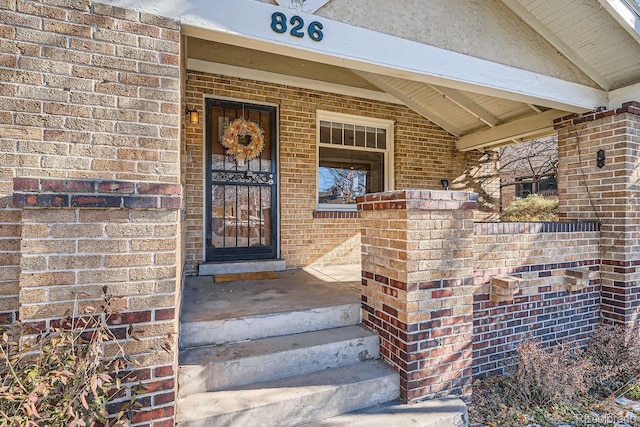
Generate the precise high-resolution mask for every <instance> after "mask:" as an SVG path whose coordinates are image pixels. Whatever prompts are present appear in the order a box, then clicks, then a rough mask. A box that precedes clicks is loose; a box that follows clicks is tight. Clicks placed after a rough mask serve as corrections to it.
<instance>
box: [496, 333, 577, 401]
mask: <svg viewBox="0 0 640 427" xmlns="http://www.w3.org/2000/svg"><path fill="white" fill-rule="evenodd" d="M516 352H517V357H516V363H515V365H514V367H513V368H512V369H511V372H510V374H509V376H508V378H507V381H508V385H509V388H508V393H509V396H510V397H511V399H512V401H513V402H514V403H516V404H518V405H519V406H521V407H536V406H538V407H548V406H549V405H551V404H556V405H558V404H567V405H569V404H572V403H575V402H576V400H578V399H579V398H580V397H581V396H583V395H585V394H586V393H587V392H588V390H589V383H588V378H589V375H588V373H589V369H590V363H589V362H588V361H587V360H585V359H584V358H582V357H580V352H579V350H574V351H572V350H570V349H569V348H568V347H567V346H565V345H559V346H556V347H553V348H550V349H545V348H543V346H542V344H541V343H540V342H539V341H537V340H534V339H529V340H526V341H524V342H522V343H521V344H520V345H518V347H517V349H516Z"/></svg>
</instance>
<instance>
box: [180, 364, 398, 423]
mask: <svg viewBox="0 0 640 427" xmlns="http://www.w3.org/2000/svg"><path fill="white" fill-rule="evenodd" d="M399 390H400V384H399V376H398V374H397V373H396V372H395V371H394V370H393V369H392V368H391V367H389V366H387V365H385V364H384V363H383V362H381V361H378V360H374V361H368V362H362V363H357V364H355V365H350V366H346V367H341V368H334V369H325V370H322V371H318V372H314V373H311V374H304V375H298V376H294V377H289V378H284V379H280V380H275V381H267V382H262V383H256V384H252V385H250V386H243V387H241V388H236V389H232V390H224V391H215V392H208V393H200V394H194V395H191V396H188V397H185V398H181V399H179V401H178V413H177V423H176V425H177V426H179V427H210V426H243V427H249V426H260V427H267V426H295V425H299V424H303V423H308V422H313V421H315V420H322V419H325V418H329V417H333V416H336V415H339V414H344V413H347V412H352V411H356V410H358V409H362V408H367V407H370V406H374V405H379V404H381V403H384V402H388V401H391V400H394V399H396V398H397V397H398V395H399Z"/></svg>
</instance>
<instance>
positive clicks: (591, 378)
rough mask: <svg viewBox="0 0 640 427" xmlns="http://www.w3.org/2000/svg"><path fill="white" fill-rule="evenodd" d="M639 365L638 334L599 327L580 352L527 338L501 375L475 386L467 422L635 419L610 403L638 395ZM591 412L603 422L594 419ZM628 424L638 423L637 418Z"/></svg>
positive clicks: (549, 423) (510, 423)
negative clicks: (621, 397)
mask: <svg viewBox="0 0 640 427" xmlns="http://www.w3.org/2000/svg"><path fill="white" fill-rule="evenodd" d="M639 361H640V339H639V337H638V334H637V331H633V332H629V331H625V330H624V329H622V328H621V327H614V326H602V327H600V328H599V329H598V330H597V331H596V332H595V333H594V334H593V335H592V339H591V343H590V345H589V346H588V347H587V348H586V349H585V350H584V351H583V350H581V349H573V348H570V347H567V346H563V345H559V346H556V347H554V348H544V347H543V346H542V344H540V343H539V342H538V341H536V340H533V339H531V340H527V341H525V342H523V343H521V344H520V345H519V346H518V348H517V355H516V356H515V360H514V362H515V363H514V365H513V366H512V367H511V368H509V369H508V370H507V372H508V373H507V374H506V375H502V376H495V377H490V378H486V379H483V380H477V381H475V382H474V384H473V402H472V404H471V405H470V407H469V415H470V419H471V424H472V425H473V424H484V425H488V426H494V427H495V426H513V427H520V426H522V427H524V426H529V425H531V424H539V425H541V426H543V427H546V426H549V427H551V426H554V427H555V426H557V425H558V424H562V423H566V424H570V425H572V426H576V427H579V426H587V425H588V426H591V427H596V426H610V425H613V423H612V422H610V421H611V420H623V421H626V420H627V419H631V418H633V417H634V416H633V414H630V413H628V409H624V408H621V407H620V406H619V405H616V403H615V399H616V398H617V397H620V396H623V395H626V396H627V397H629V398H631V399H637V398H639V397H640V381H639V380H638V378H640V362H639ZM594 413H598V414H599V415H600V416H601V417H602V419H604V420H605V421H602V422H600V421H594V418H593V417H594ZM625 417H630V418H625ZM633 425H640V418H638V421H636V424H633Z"/></svg>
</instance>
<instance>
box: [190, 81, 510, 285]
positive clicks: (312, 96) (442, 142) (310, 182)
mask: <svg viewBox="0 0 640 427" xmlns="http://www.w3.org/2000/svg"><path fill="white" fill-rule="evenodd" d="M204 96H212V97H215V96H220V97H227V98H234V99H241V100H246V101H250V102H254V103H258V104H259V103H261V102H262V103H272V104H278V105H279V114H280V116H279V119H278V120H279V137H280V140H279V144H280V146H279V156H280V166H279V170H280V230H281V247H282V250H281V257H282V258H283V259H285V260H286V262H287V266H288V267H299V266H305V265H310V264H317V265H335V264H349V263H357V262H360V222H359V220H358V215H357V214H356V213H328V212H316V207H317V206H316V203H317V201H316V197H317V195H316V176H317V172H316V167H317V164H316V163H317V159H316V119H315V111H316V110H317V109H322V110H327V111H334V112H338V113H346V114H353V115H360V116H365V117H373V118H380V119H388V120H394V121H395V129H394V132H395V142H394V144H395V147H394V149H395V151H394V158H395V160H394V161H395V186H396V188H410V187H411V188H433V189H438V188H442V186H441V184H440V179H442V178H448V179H449V180H450V181H451V183H452V187H456V188H465V189H479V188H481V189H483V190H484V191H483V194H485V198H486V199H487V201H488V202H490V203H494V202H492V201H491V200H489V199H490V197H495V198H496V201H497V194H498V180H497V175H496V174H495V164H494V159H493V158H491V157H490V156H488V155H486V156H481V155H480V154H477V153H457V152H456V151H455V141H454V138H453V136H452V135H450V134H448V133H447V132H446V131H444V130H443V129H441V128H439V127H437V126H435V125H433V124H432V123H430V122H429V121H427V120H426V119H424V118H423V117H421V116H419V115H418V114H416V113H415V112H413V111H412V110H410V109H409V108H407V107H404V106H401V105H395V104H385V103H381V102H376V101H369V100H365V99H359V98H354V97H349V96H343V95H337V94H332V93H326V92H319V91H314V90H309V89H300V88H295V87H290V86H284V85H279V84H272V83H264V82H259V81H253V80H243V79H238V78H233V77H228V76H219V75H212V74H206V73H202V72H196V71H187V84H186V101H187V105H189V106H190V107H192V106H195V107H197V108H198V110H199V111H201V110H202V108H203V101H202V99H203V97H204ZM202 132H203V124H202V123H201V124H199V125H195V126H194V125H190V124H186V141H185V157H186V159H188V161H187V162H186V171H185V175H186V206H187V235H186V240H187V241H186V245H187V248H186V257H187V267H186V271H187V274H194V273H195V272H196V269H197V265H198V264H199V263H201V262H203V231H202V230H203V218H204V211H203V195H204V187H203V173H204V170H203V161H204V157H203V156H204V155H203V151H204V150H203V146H202V144H203V133H202ZM488 204H489V203H488ZM495 207H496V208H497V203H495ZM491 209H493V205H492V206H491Z"/></svg>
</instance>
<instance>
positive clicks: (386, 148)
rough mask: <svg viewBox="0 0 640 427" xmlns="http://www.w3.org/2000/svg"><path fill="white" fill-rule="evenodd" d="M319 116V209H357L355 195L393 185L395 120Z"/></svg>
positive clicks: (323, 114) (348, 116) (382, 189)
mask: <svg viewBox="0 0 640 427" xmlns="http://www.w3.org/2000/svg"><path fill="white" fill-rule="evenodd" d="M317 116H318V123H317V125H318V190H317V191H318V209H319V210H355V209H356V197H358V196H362V195H364V194H366V193H377V192H381V191H387V190H390V189H391V188H392V185H393V184H392V176H393V164H392V154H391V153H392V145H393V122H392V121H390V120H376V119H369V118H366V117H359V116H352V115H347V114H337V113H330V112H326V111H318V113H317Z"/></svg>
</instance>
